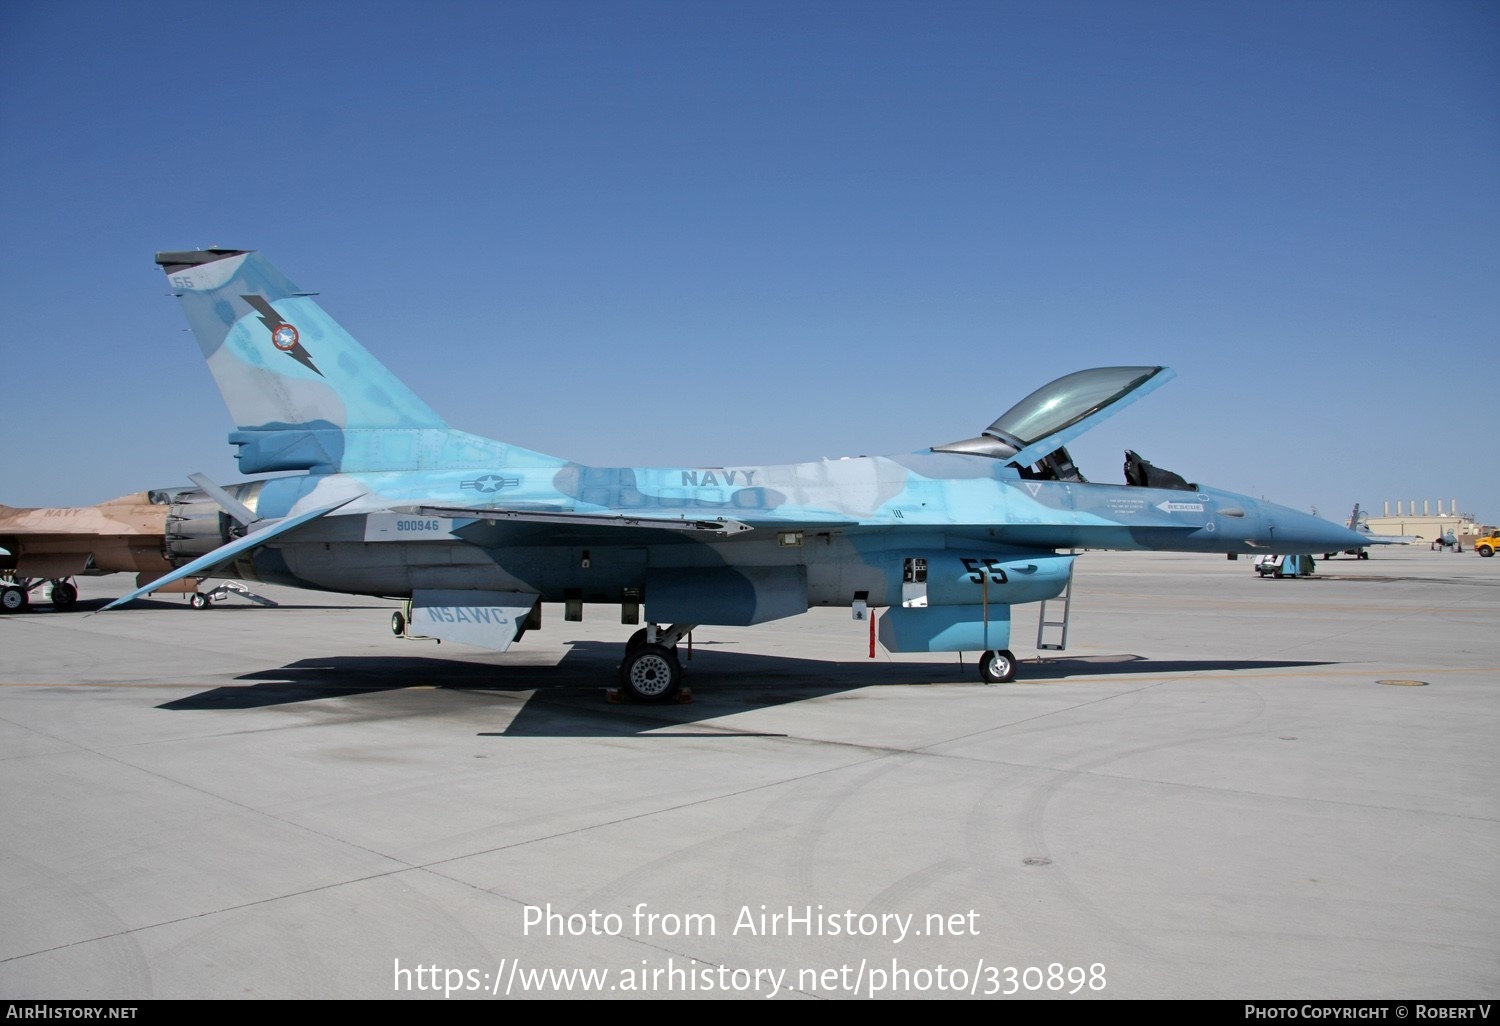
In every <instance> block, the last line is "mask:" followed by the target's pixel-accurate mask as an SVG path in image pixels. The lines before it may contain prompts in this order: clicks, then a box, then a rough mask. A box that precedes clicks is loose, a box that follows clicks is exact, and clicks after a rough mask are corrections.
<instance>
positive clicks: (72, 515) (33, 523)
mask: <svg viewBox="0 0 1500 1026" xmlns="http://www.w3.org/2000/svg"><path fill="white" fill-rule="evenodd" d="M167 509H168V507H167V506H166V505H163V504H162V503H161V502H160V501H153V499H152V493H149V492H138V493H136V494H134V495H123V496H121V497H120V498H118V499H111V500H109V501H108V502H101V503H99V504H98V505H97V506H77V507H62V508H55V509H16V508H14V507H11V506H0V573H4V575H5V577H6V581H5V582H4V584H3V585H0V609H3V610H4V611H5V612H8V613H9V612H16V611H19V610H22V609H25V608H26V606H27V605H28V604H29V602H30V593H31V592H32V591H33V590H36V589H38V588H40V587H41V586H42V585H44V584H46V585H49V586H50V596H49V597H50V598H51V600H52V605H53V607H54V608H56V609H59V610H62V609H71V608H72V607H73V606H74V605H75V604H76V603H77V602H78V587H77V585H75V584H74V583H73V580H72V579H73V578H75V577H78V576H82V575H94V574H111V573H119V572H128V571H134V572H136V573H138V574H139V575H140V577H139V578H138V580H137V583H138V584H144V583H146V582H149V581H151V580H152V579H154V578H158V577H161V576H162V575H164V574H166V573H169V572H170V571H171V570H172V567H173V564H172V563H170V562H168V560H167V555H166V547H165V542H164V535H165V530H166V522H167Z"/></svg>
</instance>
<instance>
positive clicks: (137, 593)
mask: <svg viewBox="0 0 1500 1026" xmlns="http://www.w3.org/2000/svg"><path fill="white" fill-rule="evenodd" d="M359 497H360V496H358V495H356V496H352V497H351V498H348V499H344V500H343V501H342V502H336V503H333V504H332V505H330V506H323V507H320V508H318V509H315V510H311V511H309V512H307V513H300V514H298V515H297V516H295V517H287V518H286V519H285V520H281V521H278V522H277V523H276V524H275V526H273V527H267V528H264V529H262V530H259V531H255V532H253V533H251V534H247V535H245V537H243V538H238V539H236V540H235V541H232V542H230V543H229V544H228V545H220V546H219V547H218V548H216V549H214V550H213V551H212V552H210V553H207V554H206V555H202V556H199V557H198V558H197V559H195V560H193V561H192V562H191V563H189V564H187V565H186V566H183V567H178V568H177V569H176V570H174V571H172V572H171V573H169V574H167V575H166V576H164V577H158V578H157V579H156V580H154V581H152V582H151V583H150V584H146V585H142V586H141V587H139V588H136V589H135V590H134V591H132V592H130V593H129V594H126V595H121V596H120V597H119V598H117V599H115V600H114V601H113V602H111V603H110V604H109V605H107V606H105V607H104V608H103V609H100V610H99V611H100V612H101V613H102V612H104V610H106V609H114V608H115V607H116V606H123V605H124V604H125V603H127V602H131V601H134V600H135V599H138V598H140V597H141V596H143V595H149V594H151V593H152V592H153V591H156V590H158V589H160V588H163V587H165V586H166V585H168V584H172V583H174V582H176V581H180V580H182V579H183V578H184V577H203V576H205V575H206V574H207V573H208V572H209V571H211V570H214V569H216V568H217V567H221V566H223V565H224V564H225V563H228V562H229V561H230V560H232V559H234V558H235V557H236V556H238V555H240V554H241V553H245V552H249V551H250V550H251V549H255V548H259V547H260V546H262V545H264V544H265V543H266V542H268V541H270V540H271V539H273V538H275V537H277V536H278V535H283V534H285V533H286V532H288V531H290V530H292V529H293V528H297V527H301V526H302V525H303V524H307V523H311V522H312V521H314V520H317V519H318V518H319V517H322V516H327V515H328V514H329V513H332V512H333V511H334V510H336V509H341V508H342V507H344V506H347V505H349V503H351V502H353V501H354V500H355V499H357V498H359Z"/></svg>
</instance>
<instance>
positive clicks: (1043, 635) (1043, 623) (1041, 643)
mask: <svg viewBox="0 0 1500 1026" xmlns="http://www.w3.org/2000/svg"><path fill="white" fill-rule="evenodd" d="M1068 554H1069V555H1073V556H1076V555H1077V554H1078V550H1077V549H1069V550H1068ZM1072 597H1073V564H1072V563H1069V564H1068V583H1067V584H1065V585H1063V590H1062V593H1061V594H1060V595H1057V596H1056V597H1054V598H1050V599H1042V603H1041V610H1040V611H1039V612H1038V613H1037V617H1036V647H1037V649H1038V650H1039V651H1043V652H1061V651H1062V650H1063V649H1065V648H1067V647H1068V610H1069V608H1070V607H1071V604H1072ZM1049 602H1050V603H1052V604H1053V607H1054V608H1055V607H1056V606H1057V605H1058V604H1059V603H1061V604H1062V619H1060V620H1049V619H1047V603H1049ZM1049 627H1050V628H1052V629H1054V630H1055V631H1057V634H1056V635H1055V637H1056V639H1057V640H1056V641H1048V640H1047V629H1048V628H1049Z"/></svg>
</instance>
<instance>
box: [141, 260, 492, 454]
mask: <svg viewBox="0 0 1500 1026" xmlns="http://www.w3.org/2000/svg"><path fill="white" fill-rule="evenodd" d="M156 262H157V264H158V265H160V266H161V268H162V270H163V271H165V272H166V275H167V280H168V282H169V283H170V284H171V286H172V292H173V294H174V295H176V296H177V298H178V299H180V300H181V302H182V307H183V311H184V313H186V315H187V319H188V323H189V325H190V326H191V328H192V331H193V334H194V336H196V338H197V340H198V345H199V347H200V348H201V349H202V350H203V356H204V358H205V359H206V360H207V361H208V366H209V370H210V371H211V372H212V373H213V376H214V380H215V381H216V382H217V383H218V386H219V391H220V392H221V393H222V394H223V396H224V401H225V403H226V404H227V405H228V406H229V412H230V414H231V416H233V418H234V421H235V424H236V425H237V430H236V431H235V432H234V433H233V434H231V435H230V441H231V442H232V443H233V444H235V445H237V446H239V453H238V459H239V462H240V470H241V471H243V472H245V473H263V472H266V471H279V470H313V471H320V470H321V471H339V470H343V471H350V470H405V469H418V468H421V467H425V466H434V465H452V460H450V459H448V458H447V457H448V456H449V455H451V452H450V451H451V450H452V448H453V445H452V442H453V440H454V437H455V436H458V435H460V434H461V433H460V432H454V431H452V429H451V428H449V426H448V424H447V422H445V421H444V420H443V419H442V418H441V417H440V416H438V414H437V413H435V412H434V411H433V410H432V408H431V407H430V406H428V405H427V404H426V403H425V402H423V401H422V400H421V399H420V398H419V397H418V396H417V395H415V394H414V393H413V392H412V391H411V390H410V389H408V388H407V387H406V386H405V385H404V384H402V382H401V381H400V380H399V379H398V378H397V377H396V376H395V375H394V374H392V373H391V372H390V371H389V370H387V369H386V367H385V366H384V365H383V364H381V363H380V361H378V360H376V359H375V358H374V357H373V356H371V355H370V353H369V352H368V351H367V350H366V349H365V348H364V347H363V346H362V345H360V344H359V342H357V341H356V340H355V339H354V337H353V336H351V335H350V334H349V333H348V332H347V331H345V330H344V329H343V328H342V327H340V326H339V324H338V322H337V321H335V320H334V319H333V318H332V317H330V316H329V315H328V314H327V313H326V312H324V310H323V308H322V307H321V306H319V305H318V303H317V302H316V301H315V300H314V299H313V298H312V296H313V295H314V294H313V293H308V292H303V291H300V290H299V289H298V288H297V287H296V286H295V285H293V284H292V283H291V282H290V281H289V280H287V278H286V277H285V276H283V275H282V274H281V272H279V271H277V270H276V268H275V267H273V266H272V265H271V264H270V262H269V261H267V260H266V259H265V258H264V257H262V256H260V255H259V254H257V253H255V252H253V251H250V250H237V249H207V250H189V251H185V252H167V253H158V254H156ZM462 437H463V438H464V439H465V440H466V443H465V448H466V449H467V450H470V451H466V453H465V455H466V456H468V457H469V458H470V459H471V460H472V459H478V460H480V461H493V460H494V459H495V457H496V455H497V454H496V453H494V452H487V453H482V454H481V453H476V452H473V451H472V450H473V449H474V445H473V444H470V443H474V442H479V443H482V442H485V441H486V440H483V439H477V438H475V436H472V435H464V436H462ZM494 444H495V445H497V446H498V443H494ZM481 448H483V446H481Z"/></svg>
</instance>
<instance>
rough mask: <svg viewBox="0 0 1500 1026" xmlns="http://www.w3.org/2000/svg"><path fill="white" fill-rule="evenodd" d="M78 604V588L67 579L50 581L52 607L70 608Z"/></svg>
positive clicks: (58, 608)
mask: <svg viewBox="0 0 1500 1026" xmlns="http://www.w3.org/2000/svg"><path fill="white" fill-rule="evenodd" d="M77 604H78V589H77V588H75V587H74V586H73V585H72V584H71V583H69V582H68V581H53V582H52V608H53V609H57V610H63V609H72V608H73V607H74V606H76V605H77Z"/></svg>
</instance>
